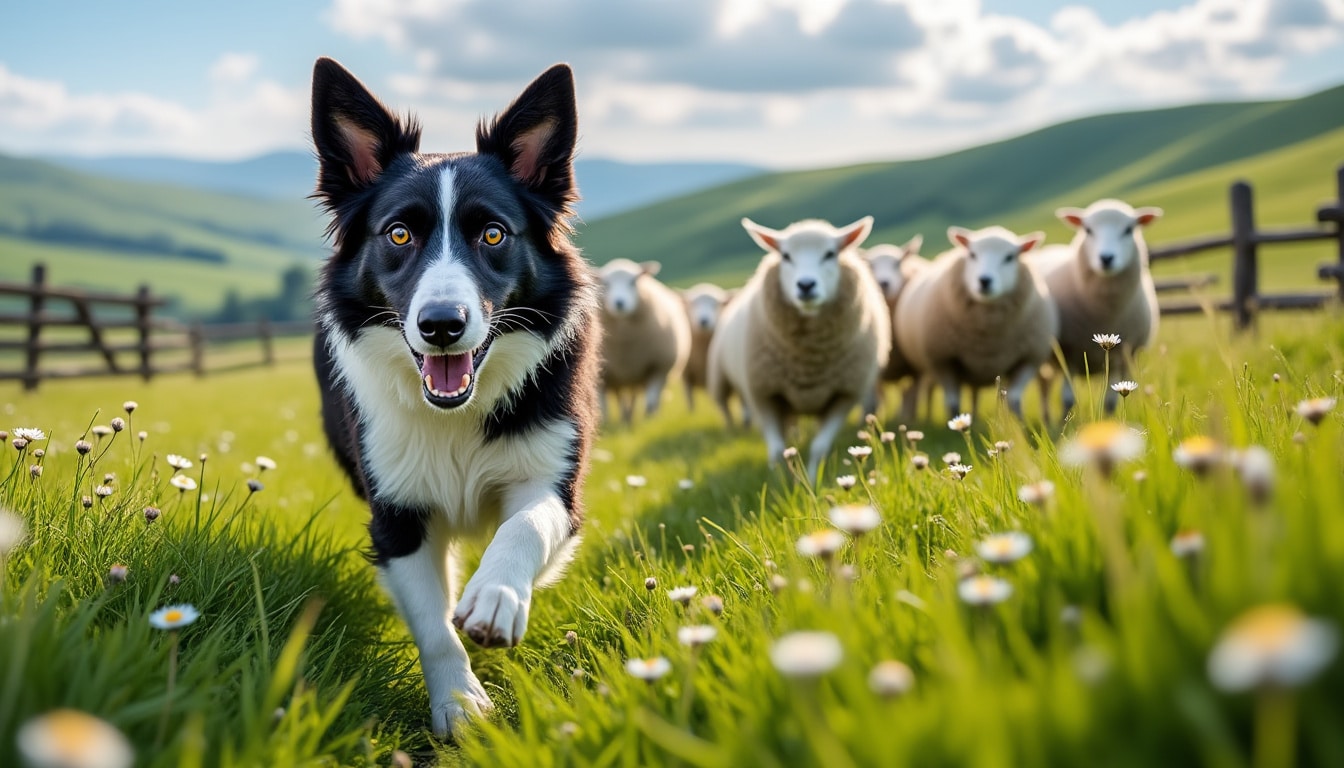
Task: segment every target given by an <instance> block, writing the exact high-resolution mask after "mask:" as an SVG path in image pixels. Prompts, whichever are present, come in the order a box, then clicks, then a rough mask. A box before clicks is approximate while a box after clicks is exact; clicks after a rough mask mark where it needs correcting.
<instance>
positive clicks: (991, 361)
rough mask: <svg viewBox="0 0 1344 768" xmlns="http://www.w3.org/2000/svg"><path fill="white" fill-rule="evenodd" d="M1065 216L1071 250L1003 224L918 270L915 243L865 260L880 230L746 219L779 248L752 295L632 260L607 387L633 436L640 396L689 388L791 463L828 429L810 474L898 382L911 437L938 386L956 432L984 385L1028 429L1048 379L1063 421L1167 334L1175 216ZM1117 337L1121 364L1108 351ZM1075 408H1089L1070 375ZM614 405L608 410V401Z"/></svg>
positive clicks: (1073, 212)
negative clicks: (797, 431)
mask: <svg viewBox="0 0 1344 768" xmlns="http://www.w3.org/2000/svg"><path fill="white" fill-rule="evenodd" d="M1056 214H1057V215H1058V216H1059V218H1060V220H1062V221H1063V222H1064V223H1066V224H1068V225H1069V226H1070V227H1072V228H1073V229H1074V230H1076V234H1075V235H1074V238H1073V240H1072V242H1070V243H1069V244H1068V245H1054V246H1046V247H1041V243H1042V241H1043V240H1044V238H1045V236H1044V234H1043V233H1041V232H1033V233H1031V234H1027V235H1018V234H1015V233H1013V232H1011V231H1009V230H1007V229H1004V228H1003V227H987V228H985V229H980V230H976V231H972V230H968V229H964V228H961V227H950V228H948V231H947V236H948V239H949V240H950V241H951V244H952V246H953V247H952V248H951V249H950V250H948V251H946V252H944V253H942V254H941V255H939V256H937V257H936V258H933V259H924V258H922V257H920V255H919V249H920V247H921V245H922V243H923V240H922V238H921V237H918V236H916V237H915V238H914V239H912V240H911V241H910V242H908V243H906V244H905V245H903V246H895V245H888V244H883V245H876V246H873V247H871V248H868V249H863V248H862V247H861V246H862V245H863V242H864V240H866V239H867V237H868V234H869V232H870V231H871V230H872V224H873V219H872V217H865V218H863V219H860V220H859V221H856V222H854V223H853V224H850V225H848V226H845V227H840V228H836V227H833V226H832V225H831V224H829V223H827V222H825V221H820V220H816V219H809V220H804V221H799V222H795V223H793V224H791V225H789V226H788V227H787V228H785V229H783V230H773V229H770V228H768V227H764V226H761V225H760V224H757V223H756V222H753V221H751V220H750V219H743V220H742V226H743V227H744V228H745V229H746V230H747V233H748V234H749V235H750V236H751V238H752V239H753V240H755V241H756V243H757V244H758V245H760V246H761V248H763V249H765V251H766V253H765V256H764V258H762V259H761V263H760V265H759V266H758V267H757V269H756V273H755V274H754V275H753V276H752V277H751V279H750V280H748V281H747V284H746V285H745V286H743V287H742V288H740V289H738V290H736V291H725V290H723V289H722V288H719V287H717V286H714V285H709V284H704V283H702V284H700V285H697V286H695V287H693V288H691V289H689V290H687V291H684V292H679V291H676V290H674V289H672V288H669V287H668V286H666V285H664V284H663V283H661V282H659V281H658V279H657V274H658V269H659V265H658V263H657V262H645V263H642V264H640V263H636V262H633V261H630V260H628V259H616V260H614V261H612V262H610V263H608V264H607V265H606V266H604V267H603V268H602V269H601V271H600V276H601V281H602V288H603V309H604V311H603V334H604V341H603V386H604V388H605V390H606V392H610V393H612V394H614V395H615V396H616V398H617V401H618V403H619V405H620V409H621V416H622V418H623V420H624V421H625V422H626V423H627V424H629V423H630V422H631V420H632V419H633V416H634V410H635V404H636V403H635V401H636V398H637V397H638V396H639V395H640V393H643V396H644V399H645V411H646V413H648V414H653V413H654V412H655V411H657V409H658V404H659V401H660V399H661V397H662V393H663V389H664V387H665V385H666V383H667V381H668V380H669V379H670V378H675V377H678V376H680V377H682V379H683V382H684V384H685V387H686V394H687V398H688V402H690V403H691V404H692V405H693V404H694V399H693V397H694V395H693V392H694V389H695V388H697V387H704V388H705V389H706V390H707V391H708V393H709V395H710V397H711V398H712V399H713V400H714V402H715V403H716V404H717V405H718V406H719V408H720V410H722V412H723V415H724V419H725V420H726V421H727V423H728V425H729V426H730V427H731V426H733V423H734V417H733V411H732V408H731V406H730V400H731V399H732V398H733V396H734V395H735V396H736V397H737V399H738V400H739V402H740V407H741V420H742V422H743V423H744V424H750V423H751V422H753V421H754V422H755V423H756V424H757V425H758V426H759V428H760V430H761V432H762V434H763V436H764V438H765V443H766V450H767V455H768V457H769V459H770V461H771V462H775V461H777V460H779V459H780V457H781V456H782V455H783V453H784V450H785V447H786V442H785V431H786V430H787V429H788V427H789V426H790V424H791V423H792V422H793V420H794V419H795V418H796V417H798V416H814V417H816V418H817V419H818V427H817V431H816V435H815V437H814V438H813V440H812V443H811V445H810V446H809V453H808V464H807V467H808V473H809V476H810V477H812V478H813V480H814V481H815V479H816V476H817V471H818V469H819V468H820V465H821V462H822V461H823V460H824V459H825V458H826V456H827V454H828V453H829V451H830V449H831V446H832V444H833V442H834V441H835V438H836V436H837V435H838V434H839V432H840V430H842V429H843V428H844V425H845V421H846V419H847V418H848V417H849V414H850V413H851V411H852V410H853V409H854V407H855V406H856V405H862V406H863V407H864V409H865V411H866V412H869V413H871V412H875V411H876V410H877V409H878V407H879V399H880V396H881V387H882V383H883V382H894V383H897V384H900V383H901V382H908V384H907V385H906V386H905V387H904V389H903V390H902V403H901V415H902V418H903V420H904V421H906V422H907V423H908V422H910V421H911V420H913V418H914V416H915V405H916V403H917V402H918V401H919V398H920V397H921V395H923V394H925V393H928V392H930V391H931V387H932V386H933V385H937V386H939V387H940V388H941V389H942V392H943V400H944V404H945V406H946V408H947V412H948V415H949V417H951V416H952V415H955V414H957V413H960V412H961V410H962V390H963V388H969V390H970V393H971V403H972V410H973V409H974V404H975V400H976V394H977V393H978V391H979V390H980V389H982V388H984V387H991V386H992V387H996V388H1001V389H1002V390H1003V392H1004V394H1005V398H1006V402H1007V404H1008V407H1009V408H1010V409H1012V411H1013V412H1014V413H1015V414H1017V415H1018V416H1019V417H1020V416H1021V413H1022V395H1023V391H1024V390H1025V389H1026V387H1027V386H1028V385H1029V384H1030V383H1031V382H1032V381H1033V380H1039V382H1040V389H1041V403H1042V411H1043V414H1044V415H1045V418H1047V419H1048V418H1049V408H1048V400H1049V392H1050V385H1051V380H1052V379H1053V378H1054V376H1053V373H1054V372H1056V371H1057V370H1058V368H1059V366H1060V364H1061V363H1062V364H1063V365H1064V366H1065V367H1067V369H1068V372H1069V373H1083V372H1091V373H1092V374H1097V373H1100V372H1101V371H1102V370H1103V369H1108V371H1109V378H1110V380H1109V381H1107V385H1108V387H1107V389H1106V407H1107V410H1108V411H1109V410H1112V409H1114V407H1115V403H1116V398H1117V397H1118V395H1117V394H1116V392H1115V391H1114V390H1112V389H1111V388H1110V386H1109V385H1110V384H1112V383H1115V382H1117V381H1119V380H1121V379H1123V378H1126V377H1127V374H1128V372H1129V371H1128V365H1129V361H1130V359H1131V356H1132V354H1133V352H1135V351H1136V350H1138V349H1141V348H1143V347H1145V346H1147V345H1148V343H1149V342H1150V340H1151V339H1152V338H1153V335H1154V334H1155V332H1156V330H1157V322H1158V314H1157V311H1158V307H1157V296H1156V293H1155V291H1154V288H1153V280H1152V276H1151V274H1150V273H1149V271H1148V249H1147V245H1146V244H1145V242H1144V239H1143V235H1142V227H1144V226H1145V225H1147V224H1149V223H1151V222H1152V221H1154V220H1155V219H1157V218H1158V217H1159V216H1161V215H1162V211H1161V210H1160V209H1157V208H1138V209H1135V208H1132V207H1130V206H1129V205H1127V204H1125V203H1123V202H1121V201H1119V200H1099V201H1097V202H1095V203H1093V204H1092V205H1091V206H1089V207H1088V208H1087V209H1085V210H1084V209H1078V208H1061V209H1059V210H1058V211H1057V212H1056ZM1095 334H1115V335H1117V336H1119V337H1120V339H1121V340H1122V341H1121V342H1120V346H1119V347H1117V348H1115V349H1109V350H1104V349H1103V348H1102V347H1101V346H1099V345H1098V344H1096V343H1094V341H1093V336H1094V335H1095ZM1061 378H1062V379H1063V384H1062V392H1061V406H1062V412H1063V413H1067V412H1068V410H1069V409H1070V408H1072V407H1073V405H1074V394H1073V389H1072V385H1071V382H1070V377H1069V376H1067V375H1066V376H1062V377H1061ZM603 407H604V411H605V408H606V396H605V392H604V395H603Z"/></svg>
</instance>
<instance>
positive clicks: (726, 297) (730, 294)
mask: <svg viewBox="0 0 1344 768" xmlns="http://www.w3.org/2000/svg"><path fill="white" fill-rule="evenodd" d="M740 290H742V289H741V288H729V289H728V290H726V291H724V292H723V306H725V307H726V306H728V302H730V301H732V300H733V298H734V297H736V296H737V292H738V291H740Z"/></svg>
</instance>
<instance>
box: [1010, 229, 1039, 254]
mask: <svg viewBox="0 0 1344 768" xmlns="http://www.w3.org/2000/svg"><path fill="white" fill-rule="evenodd" d="M1043 242H1045V233H1044V232H1032V233H1031V234H1029V235H1023V236H1022V237H1020V238H1018V240H1017V244H1018V246H1019V248H1018V251H1017V252H1018V253H1026V252H1027V251H1030V250H1031V249H1032V248H1035V247H1036V246H1038V245H1040V244H1041V243H1043Z"/></svg>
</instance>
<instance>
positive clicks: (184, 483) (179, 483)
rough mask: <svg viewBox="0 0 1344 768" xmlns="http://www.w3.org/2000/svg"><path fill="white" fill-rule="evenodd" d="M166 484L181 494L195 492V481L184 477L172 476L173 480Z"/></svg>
mask: <svg viewBox="0 0 1344 768" xmlns="http://www.w3.org/2000/svg"><path fill="white" fill-rule="evenodd" d="M168 483H169V484H170V485H172V486H173V487H174V488H176V489H177V490H179V491H181V492H182V493H186V492H187V491H194V490H196V481H195V480H192V479H191V478H190V477H187V476H186V475H173V479H172V480H169V481H168Z"/></svg>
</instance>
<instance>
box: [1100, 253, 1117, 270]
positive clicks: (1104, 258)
mask: <svg viewBox="0 0 1344 768" xmlns="http://www.w3.org/2000/svg"><path fill="white" fill-rule="evenodd" d="M1100 258H1101V266H1102V267H1103V268H1105V269H1110V268H1111V265H1112V264H1114V263H1115V254H1114V253H1103V254H1101V256H1100Z"/></svg>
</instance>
